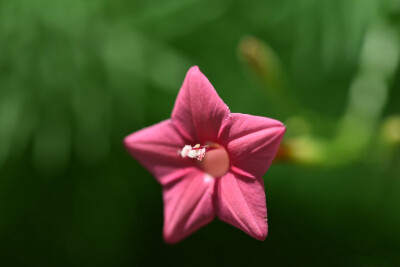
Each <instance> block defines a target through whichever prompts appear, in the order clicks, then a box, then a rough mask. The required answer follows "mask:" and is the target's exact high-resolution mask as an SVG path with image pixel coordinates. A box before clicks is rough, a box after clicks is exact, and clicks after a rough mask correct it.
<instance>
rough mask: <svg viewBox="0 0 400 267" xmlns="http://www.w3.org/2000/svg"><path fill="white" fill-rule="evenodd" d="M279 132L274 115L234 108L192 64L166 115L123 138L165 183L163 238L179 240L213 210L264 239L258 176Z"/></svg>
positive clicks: (268, 161)
mask: <svg viewBox="0 0 400 267" xmlns="http://www.w3.org/2000/svg"><path fill="white" fill-rule="evenodd" d="M284 132H285V127H284V126H283V124H282V123H281V122H279V121H277V120H274V119H270V118H265V117H259V116H252V115H246V114H240V113H231V112H230V110H229V108H228V106H227V105H226V104H225V103H224V102H223V101H222V99H221V98H220V97H219V96H218V94H217V92H216V91H215V89H214V87H213V86H212V85H211V83H210V82H209V81H208V79H207V78H206V77H205V76H204V75H203V74H202V73H201V72H200V70H199V68H198V67H192V68H191V69H190V70H189V71H188V73H187V75H186V78H185V80H184V82H183V85H182V87H181V89H180V92H179V94H178V97H177V99H176V102H175V106H174V109H173V111H172V115H171V118H170V119H167V120H164V121H162V122H160V123H158V124H155V125H153V126H150V127H148V128H144V129H142V130H139V131H137V132H135V133H132V134H131V135H129V136H127V137H126V138H125V140H124V143H125V146H126V148H127V150H128V152H129V153H130V154H131V155H132V156H133V157H134V158H136V159H137V160H138V161H139V162H140V163H141V164H142V165H143V166H144V167H145V168H147V169H148V170H149V171H150V172H151V173H152V174H153V176H155V178H156V179H157V181H158V182H159V183H160V184H161V186H162V192H163V199H164V229H163V236H164V240H165V242H167V243H176V242H179V241H181V240H182V239H184V238H186V237H187V236H189V235H190V234H191V233H193V232H195V231H196V230H198V229H199V228H200V227H202V226H204V225H206V224H208V223H210V222H211V221H212V220H213V219H214V217H216V216H217V217H218V218H219V219H221V220H222V221H224V222H227V223H229V224H231V225H233V226H235V227H237V228H239V229H241V230H243V231H244V232H245V233H247V234H249V235H250V236H252V237H254V238H256V239H258V240H264V239H265V238H266V236H267V233H268V224H267V207H266V201H265V191H264V181H263V178H262V175H264V173H265V172H266V171H267V170H268V168H269V166H270V165H271V163H272V160H273V158H274V156H275V154H276V152H277V150H278V147H279V144H280V142H281V140H282V137H283V135H284Z"/></svg>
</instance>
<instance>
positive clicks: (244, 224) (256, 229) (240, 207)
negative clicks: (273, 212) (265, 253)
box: [214, 173, 268, 240]
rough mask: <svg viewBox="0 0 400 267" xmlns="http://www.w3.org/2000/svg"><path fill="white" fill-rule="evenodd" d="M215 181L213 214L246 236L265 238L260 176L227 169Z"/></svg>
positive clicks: (265, 212) (262, 185)
mask: <svg viewBox="0 0 400 267" xmlns="http://www.w3.org/2000/svg"><path fill="white" fill-rule="evenodd" d="M216 183H217V185H216V192H215V197H214V201H215V208H216V213H217V216H218V217H219V218H220V219H221V220H222V221H224V222H226V223H229V224H231V225H233V226H235V227H237V228H239V229H241V230H242V231H244V232H245V233H247V234H249V235H250V236H252V237H254V238H256V239H258V240H265V238H266V237H267V234H268V224H267V206H266V202H265V191H264V182H263V180H262V179H249V178H247V177H244V176H241V175H237V174H233V173H227V174H226V175H225V176H223V177H221V178H219V179H217V181H216Z"/></svg>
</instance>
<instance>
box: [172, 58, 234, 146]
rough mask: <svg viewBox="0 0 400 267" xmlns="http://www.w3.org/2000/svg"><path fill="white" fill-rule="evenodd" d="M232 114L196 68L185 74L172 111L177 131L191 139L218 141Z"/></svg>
mask: <svg viewBox="0 0 400 267" xmlns="http://www.w3.org/2000/svg"><path fill="white" fill-rule="evenodd" d="M229 114H230V111H229V108H228V106H227V105H226V104H225V103H224V102H223V101H222V99H221V98H220V97H219V96H218V94H217V92H216V91H215V89H214V87H213V86H212V85H211V83H210V82H209V81H208V79H207V78H206V76H204V74H203V73H201V71H200V70H199V68H198V67H197V66H195V67H192V68H190V70H189V71H188V73H187V74H186V78H185V80H184V82H183V85H182V87H181V90H180V91H179V94H178V97H177V99H176V102H175V106H174V109H173V111H172V116H171V118H172V120H173V122H174V124H175V125H176V127H177V129H178V131H179V132H180V133H181V135H183V136H184V137H185V138H186V139H188V140H194V142H199V143H204V142H206V141H216V139H217V135H218V132H219V129H220V127H221V125H222V123H223V121H224V119H226V118H228V117H229Z"/></svg>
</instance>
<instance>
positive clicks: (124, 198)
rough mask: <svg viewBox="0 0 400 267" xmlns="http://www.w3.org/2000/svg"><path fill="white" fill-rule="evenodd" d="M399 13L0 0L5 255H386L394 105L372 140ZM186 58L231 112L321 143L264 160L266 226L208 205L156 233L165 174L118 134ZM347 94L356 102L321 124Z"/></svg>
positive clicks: (71, 261) (285, 5)
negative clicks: (192, 227)
mask: <svg viewBox="0 0 400 267" xmlns="http://www.w3.org/2000/svg"><path fill="white" fill-rule="evenodd" d="M399 16H400V1H397V0H385V1H378V0H336V1H335V0H322V1H321V0H305V1H294V0H284V1H275V0H267V1H260V0H249V1H236V0H223V1H200V0H168V1H146V0H115V1H105V0H97V1H91V0H87V1H83V0H49V1H46V0H15V1H14V0H12V1H11V0H8V1H7V0H0V266H150V265H154V266H169V265H174V266H175V265H178V266H180V265H183V266H214V265H215V266H225V265H226V266H233V265H236V264H242V265H243V266H252V265H254V266H265V265H269V266H290V265H292V266H303V265H304V266H326V265H332V266H399V265H400V151H399V146H398V144H399V141H398V139H396V131H397V130H398V131H399V132H400V130H399V127H398V123H399V122H398V120H397V121H396V120H394V122H393V123H392V124H390V125H391V126H390V127H389V126H388V127H389V128H390V129H392V130H391V133H392V136H393V135H394V137H392V139H393V138H394V140H392V139H390V140H389V141H387V140H386V141H385V140H383V141H382V140H381V139H380V138H381V137H380V136H381V135H380V133H381V131H385V129H386V128H384V126H382V125H385V124H384V122H385V121H386V118H388V117H390V116H393V115H396V114H399V113H400V108H399V106H400V92H399V86H400V74H399V70H398V68H397V65H398V62H399V53H398V50H399V48H398V47H399V46H398V44H399V41H398V38H400V34H399V33H400V24H399V18H400V17H399ZM246 36H253V37H254V38H256V39H254V40H253V39H252V40H253V42H255V43H256V44H258V45H256V48H255V49H256V51H255V53H256V56H255V58H253V61H254V60H255V63H254V62H253V63H252V61H251V55H250V56H249V55H248V54H246V53H247V52H249V51H247V50H246V49H245V48H243V46H241V45H240V43H241V42H245V41H243V40H247V39H243V37H246ZM371 36H372V37H371ZM368 38H370V39H368ZM370 40H372V41H370ZM257 49H258V50H257ZM363 51H364V52H363ZM371 51H372V52H371ZM250 52H252V51H250ZM253 52H254V51H253ZM246 55H247V56H246ZM260 55H261V56H260ZM248 57H250V59H249V58H248ZM371 58H372V59H371ZM277 62H279V64H278V63H277ZM263 64H264V65H263ZM192 65H199V67H200V69H201V70H202V71H203V72H204V73H205V75H206V76H207V77H208V78H209V79H210V81H211V82H212V83H213V85H214V87H215V88H216V90H217V91H218V93H219V94H220V96H221V97H222V99H223V100H224V101H225V102H226V103H227V104H228V105H229V107H230V109H231V111H232V112H240V113H249V114H254V115H261V116H268V117H273V118H276V119H279V120H282V121H285V122H287V126H288V131H287V135H286V138H287V140H290V138H295V137H296V136H298V135H300V136H308V137H307V138H309V139H310V140H324V141H322V142H326V143H329V144H326V147H328V148H326V147H324V149H325V150H324V151H326V152H324V157H322V156H321V157H319V156H317V157H316V159H311V160H308V161H307V160H306V162H303V161H302V160H301V159H298V158H294V159H292V160H291V161H289V162H281V163H276V164H274V165H272V167H271V168H270V170H269V171H268V172H267V174H266V175H265V176H264V180H265V184H266V195H267V204H268V212H269V237H268V238H267V240H266V241H265V242H259V241H257V240H254V239H252V238H250V237H249V236H247V235H245V234H244V233H242V232H241V231H239V230H237V229H235V228H233V227H232V226H229V225H227V224H224V223H222V222H220V221H218V220H216V221H214V222H213V223H211V224H210V225H208V226H206V227H204V228H202V229H201V230H199V231H198V232H196V233H195V234H193V235H192V236H190V237H189V238H187V239H186V240H184V241H183V242H181V243H179V244H177V245H173V246H169V245H166V244H164V243H163V240H162V221H163V216H162V198H161V187H160V186H159V185H158V184H157V182H156V181H155V180H154V179H153V178H152V177H151V175H150V174H149V173H148V172H147V171H146V170H145V169H144V168H143V167H142V166H141V165H139V164H138V163H137V162H135V161H134V160H133V159H132V158H131V157H130V156H129V155H128V154H127V153H126V152H125V150H124V147H123V145H122V139H123V138H124V136H126V135H128V134H130V133H131V132H134V131H137V130H138V129H141V128H143V127H146V126H149V125H151V124H154V123H157V122H159V121H161V120H163V119H166V118H168V117H169V116H170V112H171V110H172V107H173V105H174V101H175V97H176V95H177V92H178V90H179V88H180V85H181V83H182V81H183V78H184V76H185V73H186V71H187V70H188V69H189V67H190V66H192ZM260 65H261V66H266V67H265V68H266V69H263V70H261V71H260V70H259V68H260ZM271 69H272V72H273V71H274V70H276V71H278V72H280V75H278V78H276V77H272V78H271V77H270V76H269V75H270V73H271V71H270V70H271ZM360 77H361V78H363V77H364V78H365V77H366V79H367V80H366V81H367V82H365V83H361V84H362V85H364V87H363V86H361V87H360V88H362V89H360V90H358V91H357V90H356V89H354V90H355V91H354V90H353V91H354V92H353V91H351V90H352V89H351V88H353V86H354V84H355V83H356V82H357V81H358V79H361V78H360ZM275 78H276V79H278V80H279V83H280V84H281V86H276V84H274V83H273V82H271V79H275ZM369 78H371V79H372V82H369V80H368V79H369ZM363 81H364V80H363ZM374 81H380V83H378V85H377V86H375V83H374ZM379 86H381V87H379ZM283 87H284V88H285V90H286V92H284V93H282V94H280V95H279V96H278V98H277V99H278V101H275V100H274V101H271V99H273V97H272V96H271V93H270V92H271V90H272V91H273V90H275V89H276V90H282V91H283V90H284V89H282V88H283ZM370 87H371V89H370V90H369V91H368V90H367V89H369V88H370ZM356 88H359V87H356ZM363 88H367V89H366V90H367V91H368V92H372V93H371V94H369V95H368V94H367V97H363V96H365V94H364V93H363V92H364V91H363ZM376 88H378V89H376ZM352 92H353V93H352ZM360 92H361V93H360ZM382 92H383V93H382ZM357 93H359V94H357ZM360 95H361V96H360ZM287 99H292V100H293V101H295V102H296V103H297V104H296V105H297V106H296V108H294V106H293V105H291V104H290V102H289V103H287V102H285V101H286V100H287ZM349 99H350V100H349ZM292 100H291V101H292ZM280 101H282V102H280ZM352 101H353V102H354V103H356V104H357V105H358V106H361V108H360V110H362V111H363V112H364V113H365V114H369V115H368V116H369V117H368V116H367V115H366V117H365V116H364V115H359V113H358V112H355V113H354V112H353V113H354V114H356V115H354V114H353V113H351V112H350V113H351V114H353V115H352V116H353V117H351V118H355V119H354V120H353V121H352V122H351V123H350V124H351V125H357V127H355V129H354V130H351V129H352V128H351V127H350V128H346V127H345V128H346V129H347V131H344V133H345V134H343V135H344V136H350V137H351V138H350V137H349V138H348V139H349V140H347V139H346V138H344V139H346V140H347V141H346V140H345V141H343V140H342V139H340V138H337V140H338V141H332V142H331V141H329V140H336V139H335V133H336V132H338V131H339V132H340V130H338V128H340V126H338V125H341V123H340V122H342V121H343V120H344V119H343V118H344V117H345V114H348V113H346V112H347V111H346V110H349V105H350V106H351V103H353V102H352ZM368 101H369V102H368ZM349 103H350V104H349ZM354 103H353V104H354ZM376 103H377V104H376ZM356 104H354V105H356ZM375 104H376V106H377V108H375ZM357 105H356V106H357ZM350 110H352V109H351V108H350ZM360 112H361V111H360ZM373 112H375V113H373ZM364 113H362V114H364ZM371 114H372V115H371ZM363 116H364V117H363ZM293 117H295V119H293ZM396 122H397V124H396ZM358 124H360V125H362V126H361V129H363V130H362V131H361V130H360V133H358V132H357V129H360V127H358ZM365 125H366V126H365ZM363 126H365V128H363ZM382 127H383V128H382ZM396 127H397V128H396ZM349 129H350V130H349ZM382 129H383V130H382ZM393 129H394V130H393ZM365 133H367V134H366V135H368V136H367V137H366V139H368V140H367V141H365V142H364V143H362V144H361V145H360V146H362V149H358V148H356V149H355V152H349V153H347V152H343V151H346V149H347V148H349V149H350V148H351V147H352V143H354V142H356V141H357V140H358V138H357V137H358V136H359V135H360V136H364V135H365ZM354 136H355V137H354ZM353 141H354V142H353ZM311 143H313V141H311ZM324 144H325V143H324ZM296 149H297V152H304V151H305V152H307V151H312V149H311V150H310V148H309V147H308V146H307V145H306V146H305V147H303V146H300V147H297V148H296ZM337 151H341V152H337ZM336 152H337V155H336ZM349 154H351V155H352V156H351V157H349V158H348V159H347V157H346V155H349ZM338 158H339V160H338ZM340 159H343V160H340Z"/></svg>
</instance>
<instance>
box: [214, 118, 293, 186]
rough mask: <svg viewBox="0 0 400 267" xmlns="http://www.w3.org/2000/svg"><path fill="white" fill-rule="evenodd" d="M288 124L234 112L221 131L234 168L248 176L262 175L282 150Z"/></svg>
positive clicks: (223, 142)
mask: <svg viewBox="0 0 400 267" xmlns="http://www.w3.org/2000/svg"><path fill="white" fill-rule="evenodd" d="M285 130H286V129H285V127H284V126H283V124H282V123H281V122H279V121H277V120H274V119H270V118H265V117H258V116H252V115H247V114H240V113H232V114H231V119H230V121H228V122H227V123H225V124H224V127H223V129H222V130H221V132H220V134H219V139H220V142H221V144H222V145H224V146H225V147H226V149H227V150H228V153H229V157H230V161H231V170H232V171H234V172H236V173H238V174H241V175H244V176H247V177H252V178H255V177H262V176H263V175H264V174H265V172H266V171H267V170H268V168H269V166H270V165H271V163H272V160H273V159H274V157H275V154H276V152H277V151H278V147H279V144H280V142H281V140H282V138H283V135H284V133H285Z"/></svg>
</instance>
